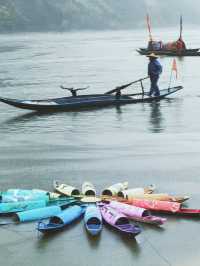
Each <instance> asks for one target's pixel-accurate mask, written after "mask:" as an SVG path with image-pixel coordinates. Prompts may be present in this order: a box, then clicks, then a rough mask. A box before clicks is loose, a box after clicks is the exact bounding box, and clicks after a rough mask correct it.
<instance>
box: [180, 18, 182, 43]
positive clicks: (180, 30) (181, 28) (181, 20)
mask: <svg viewBox="0 0 200 266" xmlns="http://www.w3.org/2000/svg"><path fill="white" fill-rule="evenodd" d="M182 32H183V18H182V15H181V16H180V39H182Z"/></svg>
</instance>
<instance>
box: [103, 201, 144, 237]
mask: <svg viewBox="0 0 200 266" xmlns="http://www.w3.org/2000/svg"><path fill="white" fill-rule="evenodd" d="M100 211H101V214H102V217H103V219H104V220H105V221H106V222H107V223H108V224H109V225H111V226H113V227H114V228H116V229H118V230H119V231H121V232H123V233H126V234H130V235H133V236H136V235H138V234H139V233H141V229H140V227H139V226H137V225H133V224H130V223H129V220H128V218H127V217H126V216H125V215H124V214H122V213H120V212H118V211H117V210H115V209H113V208H111V207H109V206H107V205H101V204H100Z"/></svg>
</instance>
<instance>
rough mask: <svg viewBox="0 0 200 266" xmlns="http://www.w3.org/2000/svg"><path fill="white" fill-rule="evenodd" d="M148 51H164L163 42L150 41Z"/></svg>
mask: <svg viewBox="0 0 200 266" xmlns="http://www.w3.org/2000/svg"><path fill="white" fill-rule="evenodd" d="M147 49H148V50H149V51H159V50H162V42H161V41H149V43H148V47H147Z"/></svg>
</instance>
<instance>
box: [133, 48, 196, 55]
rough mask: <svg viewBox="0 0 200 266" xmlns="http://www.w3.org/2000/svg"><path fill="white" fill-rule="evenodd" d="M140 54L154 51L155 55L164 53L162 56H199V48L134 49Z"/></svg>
mask: <svg viewBox="0 0 200 266" xmlns="http://www.w3.org/2000/svg"><path fill="white" fill-rule="evenodd" d="M136 51H137V52H138V53H139V54H141V55H149V54H151V53H154V54H156V55H161V56H162V55H164V56H179V57H182V56H200V51H199V48H197V49H185V50H182V51H173V50H171V51H170V50H164V49H161V50H149V49H147V48H139V49H137V50H136Z"/></svg>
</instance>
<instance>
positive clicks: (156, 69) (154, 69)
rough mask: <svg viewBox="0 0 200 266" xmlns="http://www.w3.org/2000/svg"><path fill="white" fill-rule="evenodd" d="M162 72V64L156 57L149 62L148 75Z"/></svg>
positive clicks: (156, 74)
mask: <svg viewBox="0 0 200 266" xmlns="http://www.w3.org/2000/svg"><path fill="white" fill-rule="evenodd" d="M161 73H162V66H161V64H160V62H159V61H158V60H156V59H154V60H152V61H150V62H149V65H148V75H149V76H150V77H152V76H159V75H160V74H161Z"/></svg>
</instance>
